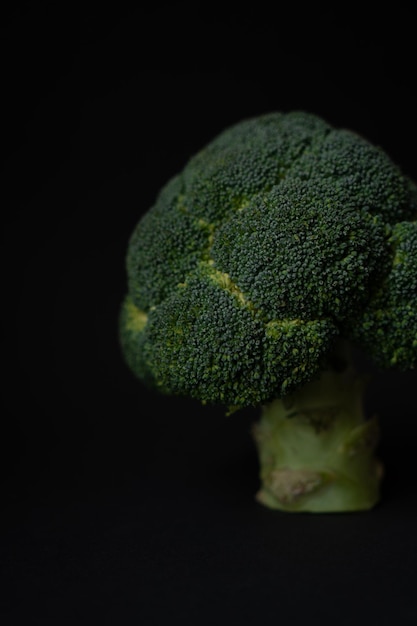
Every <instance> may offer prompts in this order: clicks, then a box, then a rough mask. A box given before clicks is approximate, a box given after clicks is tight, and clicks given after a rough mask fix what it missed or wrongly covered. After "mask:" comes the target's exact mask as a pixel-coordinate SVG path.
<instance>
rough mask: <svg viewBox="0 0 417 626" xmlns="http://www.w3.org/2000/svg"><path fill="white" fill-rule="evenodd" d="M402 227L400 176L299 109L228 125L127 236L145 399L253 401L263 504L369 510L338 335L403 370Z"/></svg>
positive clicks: (371, 451) (413, 309) (131, 326)
mask: <svg viewBox="0 0 417 626" xmlns="http://www.w3.org/2000/svg"><path fill="white" fill-rule="evenodd" d="M416 220H417V187H416V185H415V183H414V182H413V181H412V180H411V179H410V178H408V177H407V176H405V175H404V174H403V172H402V171H401V170H400V168H399V167H398V166H397V165H395V164H394V163H393V162H392V160H391V159H390V158H389V157H388V155H387V154H386V153H385V152H384V151H383V150H382V149H381V148H379V147H377V146H374V145H372V144H371V143H370V142H368V141H367V140H365V139H364V138H362V137H361V136H359V135H358V134H356V133H354V132H352V131H349V130H345V129H336V128H333V127H332V126H331V125H330V124H328V123H327V122H325V121H324V120H322V119H321V118H319V117H318V116H316V115H312V114H309V113H306V112H302V111H293V112H288V113H281V112H273V113H269V114H264V115H261V116H259V117H255V118H252V119H248V120H243V121H241V122H239V123H237V124H236V125H234V126H232V127H230V128H228V129H226V130H224V131H223V132H222V133H220V134H219V135H218V136H217V137H216V138H214V139H213V141H211V142H210V143H209V144H208V145H207V146H205V147H204V148H202V150H200V152H198V153H197V154H195V155H194V156H193V157H191V158H190V159H189V161H188V162H187V163H186V165H185V167H184V168H183V170H182V171H181V172H179V173H178V174H177V175H175V176H174V177H173V178H172V179H171V180H170V181H168V182H167V184H166V185H165V186H164V187H163V188H162V189H161V191H160V192H159V194H158V196H157V198H156V201H155V203H154V205H153V206H152V207H151V208H150V209H149V210H148V211H147V212H146V213H145V214H144V215H143V216H142V217H141V218H140V220H139V222H138V223H137V225H136V227H135V229H134V231H133V233H132V236H131V238H130V240H129V243H128V250H127V258H126V267H127V278H128V289H127V294H126V297H125V299H124V301H123V304H122V307H121V314H120V338H121V346H122V351H123V355H124V357H125V360H126V363H127V364H128V366H129V367H130V369H131V370H132V371H133V372H134V373H135V374H136V376H137V377H138V378H139V379H140V380H141V381H142V382H143V383H144V384H146V385H148V386H149V387H152V388H153V389H156V390H157V391H158V392H161V393H164V394H172V395H179V396H184V397H187V396H188V397H191V398H194V399H197V400H199V401H200V402H202V403H203V404H212V405H217V406H219V407H222V408H224V409H225V411H226V412H231V411H236V410H239V409H241V408H244V407H253V408H255V409H258V410H259V409H260V411H261V415H260V418H259V422H258V423H257V425H256V427H255V429H254V435H255V441H256V444H257V448H258V451H259V459H260V470H261V474H260V479H261V488H260V490H259V493H258V496H257V499H258V501H259V502H261V503H263V504H264V505H266V506H268V507H270V508H275V509H276V508H278V509H282V510H285V511H317V512H319V511H320V512H331V511H338V512H340V511H352V510H365V509H370V508H372V507H373V506H374V505H375V504H376V503H377V502H378V500H379V497H380V496H379V486H380V481H381V476H382V470H381V468H382V465H381V463H380V462H379V461H378V460H377V458H376V457H375V453H376V447H377V444H378V423H377V420H376V418H367V416H365V415H364V412H363V408H362V394H363V381H362V379H361V378H360V377H358V376H357V375H356V374H355V368H354V366H353V364H352V360H351V357H350V355H349V351H348V350H347V349H346V346H347V345H352V346H356V347H358V348H359V349H361V350H362V351H364V352H365V353H366V354H367V355H368V356H369V358H370V360H372V361H373V362H374V363H375V364H376V365H377V366H378V367H379V368H381V369H383V368H396V369H397V370H409V369H412V368H415V367H416V366H417V221H416ZM341 363H343V367H341Z"/></svg>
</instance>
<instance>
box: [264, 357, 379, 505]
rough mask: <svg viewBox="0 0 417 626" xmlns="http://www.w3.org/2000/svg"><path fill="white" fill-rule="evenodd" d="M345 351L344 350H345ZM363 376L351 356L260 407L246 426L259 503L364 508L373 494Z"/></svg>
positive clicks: (373, 439)
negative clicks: (253, 446)
mask: <svg viewBox="0 0 417 626" xmlns="http://www.w3.org/2000/svg"><path fill="white" fill-rule="evenodd" d="M345 356H346V355H345ZM364 384H365V383H364V380H363V378H361V377H359V376H357V375H356V374H355V370H354V368H353V366H352V363H351V360H350V359H349V362H346V361H345V367H343V370H342V371H340V370H338V369H334V370H328V371H327V370H326V371H325V372H323V373H322V375H321V376H320V378H319V379H318V380H315V381H313V382H310V383H309V384H307V385H306V386H304V387H303V388H302V389H300V390H299V391H297V392H296V393H294V394H293V395H291V396H289V397H286V398H285V399H283V400H275V401H273V402H271V403H270V404H269V405H266V406H264V407H263V408H262V412H261V416H260V419H259V420H258V422H257V423H256V424H255V426H254V428H253V436H254V439H255V442H256V446H257V450H258V456H259V464H260V482H261V486H260V489H259V491H258V493H257V494H256V498H257V500H258V502H260V503H261V504H263V505H265V506H267V507H269V508H272V509H280V510H282V511H293V512H295V511H299V512H322V513H326V512H327V513H331V512H346V511H360V510H368V509H371V508H372V507H374V506H375V504H377V502H378V501H379V498H380V483H381V478H382V475H383V467H382V465H381V463H380V461H379V460H378V459H377V458H376V456H375V449H376V447H377V445H378V442H379V426H378V420H377V418H376V417H372V418H370V419H367V418H366V416H365V415H364V410H363V393H364Z"/></svg>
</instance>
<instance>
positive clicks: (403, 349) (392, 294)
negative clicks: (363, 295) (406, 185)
mask: <svg viewBox="0 0 417 626" xmlns="http://www.w3.org/2000/svg"><path fill="white" fill-rule="evenodd" d="M388 243H389V245H390V246H391V249H392V259H391V268H390V271H389V272H388V273H387V274H386V275H385V277H384V279H383V280H382V282H381V283H379V284H378V285H377V287H376V289H374V290H373V293H372V296H371V297H370V299H369V301H368V302H367V306H366V307H365V308H364V310H363V313H362V315H361V316H360V317H359V318H357V319H355V321H354V323H353V324H352V327H351V329H350V333H351V337H352V339H354V340H355V341H357V342H358V343H359V344H360V345H361V346H362V347H363V349H364V350H365V351H366V352H367V353H368V354H369V355H370V356H371V357H372V358H373V360H374V362H375V363H376V364H377V365H379V366H380V367H381V368H384V369H385V368H389V367H396V368H397V369H399V370H407V369H411V368H415V367H417V222H399V223H398V224H395V226H394V227H393V229H392V234H391V236H390V238H389V239H388Z"/></svg>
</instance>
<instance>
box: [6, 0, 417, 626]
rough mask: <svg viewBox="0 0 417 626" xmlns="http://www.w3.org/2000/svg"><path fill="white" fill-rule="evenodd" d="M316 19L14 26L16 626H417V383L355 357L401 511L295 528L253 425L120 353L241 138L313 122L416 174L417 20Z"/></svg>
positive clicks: (11, 619)
mask: <svg viewBox="0 0 417 626" xmlns="http://www.w3.org/2000/svg"><path fill="white" fill-rule="evenodd" d="M312 4H314V7H312V6H310V4H309V5H308V7H309V8H307V7H303V6H302V5H301V6H300V5H297V7H294V9H292V10H290V9H289V8H288V7H286V8H285V10H284V9H283V7H282V6H280V5H277V7H276V12H275V13H274V14H272V13H270V11H269V9H267V8H263V7H262V6H261V5H258V6H256V7H249V8H247V9H242V8H241V7H240V8H239V9H236V10H235V9H234V8H233V7H230V8H228V10H226V9H225V5H223V6H221V5H220V4H218V5H216V4H215V3H213V4H210V5H207V6H205V5H203V6H201V5H200V6H199V5H198V4H191V3H169V4H163V3H162V4H160V5H158V6H157V7H155V8H154V9H152V8H146V9H145V8H143V7H142V8H140V9H139V8H137V9H132V8H131V7H129V6H128V5H126V6H124V5H123V4H119V3H117V7H116V4H115V5H114V6H113V7H107V6H103V5H102V6H100V7H96V6H93V5H90V4H88V3H84V4H80V6H78V5H77V4H76V3H75V4H71V5H70V4H67V3H56V5H55V4H54V3H45V4H43V3H41V4H39V3H36V4H32V3H15V5H14V6H13V8H12V9H10V10H8V11H6V10H5V12H4V16H3V21H2V36H1V41H2V46H3V53H2V64H3V69H2V75H3V79H2V84H3V95H2V100H3V104H4V105H5V113H3V117H2V131H3V137H4V140H3V143H2V146H3V150H2V153H3V157H4V160H3V164H2V172H1V187H0V188H1V193H2V195H1V197H2V201H1V205H2V213H1V215H2V218H1V223H2V228H1V252H2V264H1V269H2V305H1V310H2V325H1V327H2V350H1V354H2V364H3V367H4V370H3V374H2V376H1V381H2V387H1V388H2V393H1V422H0V423H1V440H0V446H1V453H0V454H1V461H2V467H1V475H0V479H1V480H0V482H1V492H0V493H1V505H2V514H1V536H0V548H1V553H0V572H1V574H0V576H1V584H0V621H1V623H2V625H3V626H11V625H14V624H21V623H25V624H28V625H30V626H34V625H35V624H36V625H37V624H39V625H42V626H45V625H47V624H53V625H54V626H57V625H59V626H63V625H64V624H65V625H66V624H70V625H72V624H74V625H79V624H93V623H94V624H100V625H104V624H112V625H113V624H117V625H118V626H124V625H127V624H135V625H136V624H143V625H146V626H148V625H154V624H155V625H158V626H159V625H163V624H166V623H168V622H169V623H170V622H171V620H178V621H180V620H181V621H182V623H183V624H190V625H191V624H192V625H195V624H199V625H202V624H204V625H205V624H210V625H211V624H213V623H217V624H219V626H220V625H222V626H223V624H229V623H240V624H255V623H256V624H258V623H261V622H263V623H273V622H275V621H277V622H278V620H280V622H281V623H288V620H291V622H292V623H296V624H298V623H300V624H301V623H303V622H304V621H305V620H307V619H308V620H310V623H320V624H333V623H337V624H338V625H339V626H342V625H345V624H346V625H347V624H349V625H350V624H351V623H352V622H355V623H357V624H358V623H359V624H365V623H369V624H376V623H378V624H381V625H382V624H389V625H391V624H392V623H396V624H399V625H406V624H416V623H417V595H416V592H415V589H416V583H417V553H416V550H417V539H416V532H415V528H416V524H417V486H416V479H417V470H416V468H415V462H414V457H415V436H416V432H417V431H416V426H415V418H416V414H417V401H416V395H415V388H416V381H417V379H416V375H415V373H414V372H412V373H409V374H407V375H399V374H397V373H394V372H392V373H387V372H384V373H382V372H377V371H375V370H374V368H373V367H372V365H371V364H370V363H368V361H367V359H366V357H365V356H363V355H357V357H358V364H359V366H360V367H364V368H370V371H371V372H372V375H373V377H372V379H371V382H370V385H369V387H368V392H367V395H366V405H367V410H369V411H370V412H376V413H377V414H378V415H379V416H380V420H381V426H382V432H383V436H382V441H381V446H380V455H381V456H382V457H383V459H384V463H385V466H386V478H385V480H384V483H383V499H382V501H381V503H380V504H379V505H378V506H377V507H376V508H375V509H374V510H373V511H372V512H369V513H358V514H346V515H336V514H332V515H315V516H313V515H308V514H306V515H301V514H300V515H294V514H291V515H289V514H282V513H279V512H272V511H269V510H266V509H264V508H263V507H261V506H260V505H258V504H257V503H256V502H255V500H254V494H255V492H256V489H257V487H258V477H257V471H258V466H257V459H256V455H255V451H254V447H253V443H252V439H251V436H250V428H251V424H252V422H253V420H254V419H256V412H255V413H254V412H252V411H243V412H241V413H238V414H235V415H232V416H230V417H227V418H226V417H225V416H224V414H223V413H222V412H221V411H220V410H218V409H213V408H208V407H201V406H200V405H198V404H196V403H194V402H192V401H186V400H183V399H175V398H174V399H172V398H170V399H167V398H164V397H160V396H156V395H155V394H153V393H151V392H149V391H147V390H145V389H144V387H143V386H142V385H141V384H140V383H139V382H138V381H137V380H136V379H134V377H133V375H132V374H131V373H130V371H128V369H127V367H126V365H125V364H124V362H123V359H122V357H121V353H120V349H119V342H118V334H117V330H118V329H117V324H118V312H119V307H120V302H121V300H122V298H123V296H124V293H125V290H126V276H125V267H124V259H125V251H126V246H127V240H128V237H129V235H130V233H131V231H132V229H133V227H134V225H135V224H136V222H137V220H138V219H139V217H140V215H141V214H142V213H143V212H144V211H146V210H147V209H148V208H149V207H150V205H151V204H152V202H153V200H154V198H155V196H156V193H157V191H158V189H159V188H160V186H161V185H162V184H164V183H165V182H166V181H167V179H168V178H170V177H171V176H172V175H173V174H175V173H176V172H177V171H179V170H180V169H181V168H182V167H183V165H184V164H185V161H186V160H187V158H188V157H189V156H191V155H192V154H193V153H194V152H195V151H197V150H198V149H199V148H200V147H202V146H203V145H204V144H205V143H206V142H207V141H209V140H210V139H211V138H213V136H214V135H215V134H217V133H218V132H220V131H221V130H223V129H224V128H225V127H226V126H227V125H229V124H232V123H234V122H236V121H239V120H240V119H242V118H244V117H248V116H252V115H257V114H260V113H263V112H269V111H272V110H283V111H288V110H291V109H304V110H308V111H311V112H313V113H317V114H319V115H322V116H323V117H324V118H326V119H327V120H328V121H329V122H330V123H333V124H335V125H338V126H344V127H347V128H352V129H354V130H356V131H358V132H360V133H362V134H363V135H364V136H366V137H367V138H368V139H370V140H371V141H373V142H374V143H377V144H379V145H381V146H382V147H383V148H384V149H386V150H387V152H389V153H390V154H391V156H392V157H393V159H394V160H396V161H397V162H398V163H399V164H400V165H401V166H402V167H403V169H404V171H405V172H406V173H407V174H409V175H410V176H412V177H413V176H417V172H416V159H415V145H416V143H417V120H416V114H415V112H416V105H417V98H416V96H415V72H412V71H411V69H410V68H412V64H411V61H410V60H409V59H410V55H411V54H412V41H413V36H414V35H413V32H412V19H411V15H408V14H407V13H406V12H405V10H404V9H397V11H394V12H392V11H390V12H389V13H388V12H387V14H386V15H384V13H383V11H382V10H380V9H379V12H378V15H370V16H369V17H365V16H364V15H363V14H362V11H361V10H360V9H359V8H358V9H355V8H354V7H353V8H352V7H351V8H350V9H349V12H346V11H344V10H343V8H342V7H340V6H338V8H336V9H332V8H329V7H328V6H326V5H324V4H323V5H321V6H318V5H317V4H316V3H312ZM58 5H59V8H58Z"/></svg>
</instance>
